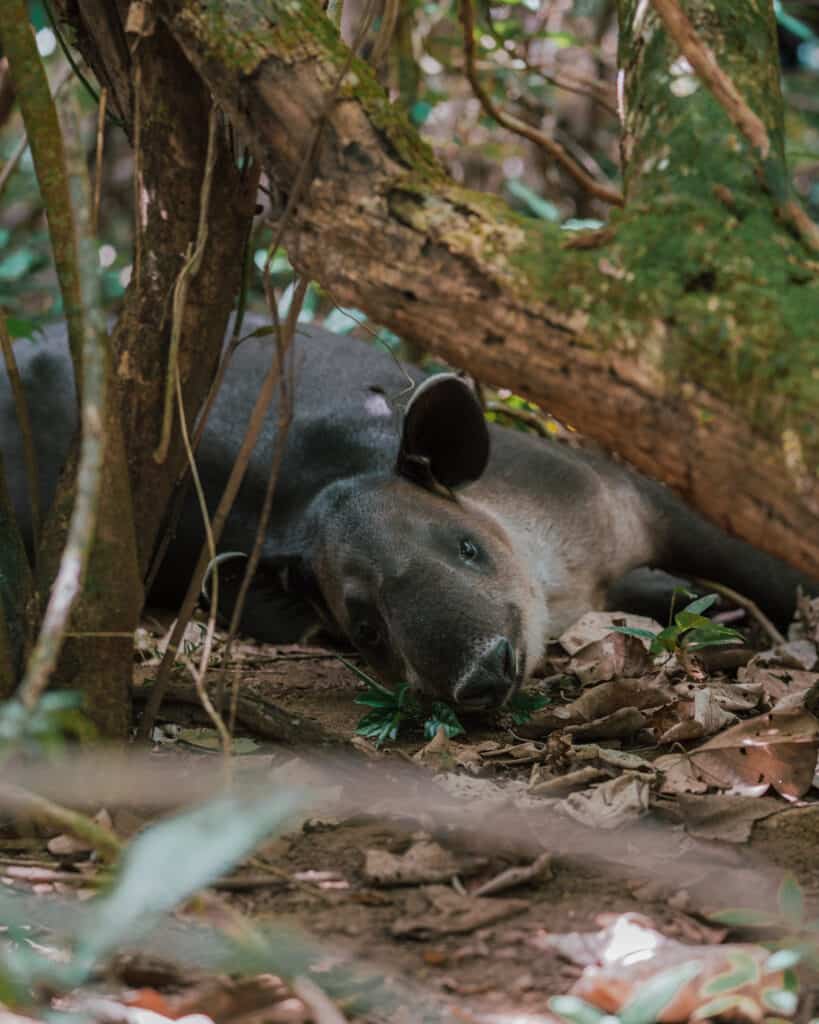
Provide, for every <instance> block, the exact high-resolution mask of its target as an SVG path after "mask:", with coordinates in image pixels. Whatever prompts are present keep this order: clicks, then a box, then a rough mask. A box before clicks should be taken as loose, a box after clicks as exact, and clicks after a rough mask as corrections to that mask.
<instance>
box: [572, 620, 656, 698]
mask: <svg viewBox="0 0 819 1024" xmlns="http://www.w3.org/2000/svg"><path fill="white" fill-rule="evenodd" d="M653 664H654V661H653V658H652V657H651V655H650V654H649V653H648V651H647V650H646V648H645V643H644V641H643V640H641V639H640V638H639V637H636V636H626V634H624V633H608V634H607V635H606V636H604V637H603V638H602V639H600V640H595V641H594V642H593V643H590V644H587V645H586V646H585V647H583V648H581V649H580V650H579V651H578V652H577V653H576V654H574V655H573V656H572V659H571V661H570V662H569V664H568V666H567V667H566V671H567V672H568V673H570V674H571V675H573V676H577V678H578V679H579V680H580V682H581V683H582V684H583V685H584V686H591V685H593V684H594V683H601V682H605V681H606V680H609V679H619V678H620V677H621V676H639V675H642V674H643V673H645V672H649V671H651V669H652V668H653Z"/></svg>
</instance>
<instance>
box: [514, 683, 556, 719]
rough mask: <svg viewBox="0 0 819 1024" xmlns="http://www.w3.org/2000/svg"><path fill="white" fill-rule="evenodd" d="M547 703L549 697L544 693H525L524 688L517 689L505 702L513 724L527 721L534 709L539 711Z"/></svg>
mask: <svg viewBox="0 0 819 1024" xmlns="http://www.w3.org/2000/svg"><path fill="white" fill-rule="evenodd" d="M548 703H549V698H548V697H547V696H546V694H544V693H527V692H526V691H525V690H518V692H517V693H516V694H515V695H514V697H512V699H511V700H510V701H508V702H507V704H506V710H507V711H508V712H509V713H510V714H511V716H512V721H513V722H514V723H515V725H523V724H524V723H526V722H528V721H529V719H530V718H531V717H532V714H533V713H534V712H535V711H540V709H541V708H545V707H546V705H547V704H548Z"/></svg>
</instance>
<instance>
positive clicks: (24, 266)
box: [0, 249, 37, 284]
mask: <svg viewBox="0 0 819 1024" xmlns="http://www.w3.org/2000/svg"><path fill="white" fill-rule="evenodd" d="M36 262H37V255H36V254H35V252H34V251H33V250H32V249H16V250H15V251H14V252H12V253H10V254H9V255H8V256H6V258H5V259H2V260H0V282H3V283H4V284H10V283H11V282H13V281H19V280H20V278H21V277H25V275H26V274H27V273H28V272H29V270H31V268H32V267H33V266H34V264H35V263H36Z"/></svg>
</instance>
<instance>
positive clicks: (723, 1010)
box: [691, 995, 759, 1020]
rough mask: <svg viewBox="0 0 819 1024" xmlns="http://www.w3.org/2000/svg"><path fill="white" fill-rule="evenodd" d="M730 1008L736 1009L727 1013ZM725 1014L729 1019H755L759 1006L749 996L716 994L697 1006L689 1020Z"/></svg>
mask: <svg viewBox="0 0 819 1024" xmlns="http://www.w3.org/2000/svg"><path fill="white" fill-rule="evenodd" d="M730 1010H734V1011H736V1012H735V1013H729V1011H730ZM721 1016H727V1017H729V1018H730V1019H731V1020H757V1019H758V1018H759V1007H758V1006H757V1002H756V1000H755V999H753V998H751V996H742V995H732V996H717V998H716V999H712V1000H711V1001H710V1002H709V1003H703V1004H702V1005H700V1006H698V1007H697V1009H696V1011H695V1012H694V1013H693V1014H692V1016H691V1020H711V1019H712V1018H714V1017H721Z"/></svg>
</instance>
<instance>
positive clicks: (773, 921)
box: [708, 874, 819, 982]
mask: <svg viewBox="0 0 819 1024" xmlns="http://www.w3.org/2000/svg"><path fill="white" fill-rule="evenodd" d="M776 903H777V906H776V910H757V909H755V908H753V907H741V908H738V909H736V910H719V911H716V912H715V913H713V914H709V915H708V916H709V920H711V921H714V922H716V923H717V924H723V925H728V926H729V927H732V928H743V929H746V928H761V929H764V930H765V931H768V932H775V933H776V935H777V937H776V938H772V939H766V940H765V941H764V945H766V946H767V947H768V948H769V949H772V950H775V952H774V953H773V954H772V957H771V960H772V961H774V963H775V966H776V967H777V968H778V969H780V970H785V971H787V972H790V974H792V968H793V967H795V966H796V964H798V963H800V962H802V963H804V964H806V965H807V966H808V967H809V968H810V970H812V971H816V970H819V917H816V916H813V915H812V914H811V911H810V907H809V904H808V903H807V901H806V899H805V893H804V891H803V889H802V887H801V886H800V884H799V882H798V881H797V880H796V878H794V876H793V875H791V874H786V875H785V876H784V878H783V879H782V882H781V883H780V885H779V889H778V890H777V894H776ZM775 958H776V959H775ZM790 974H786V980H789V981H791V982H792V981H793V979H792V978H791V977H790Z"/></svg>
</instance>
